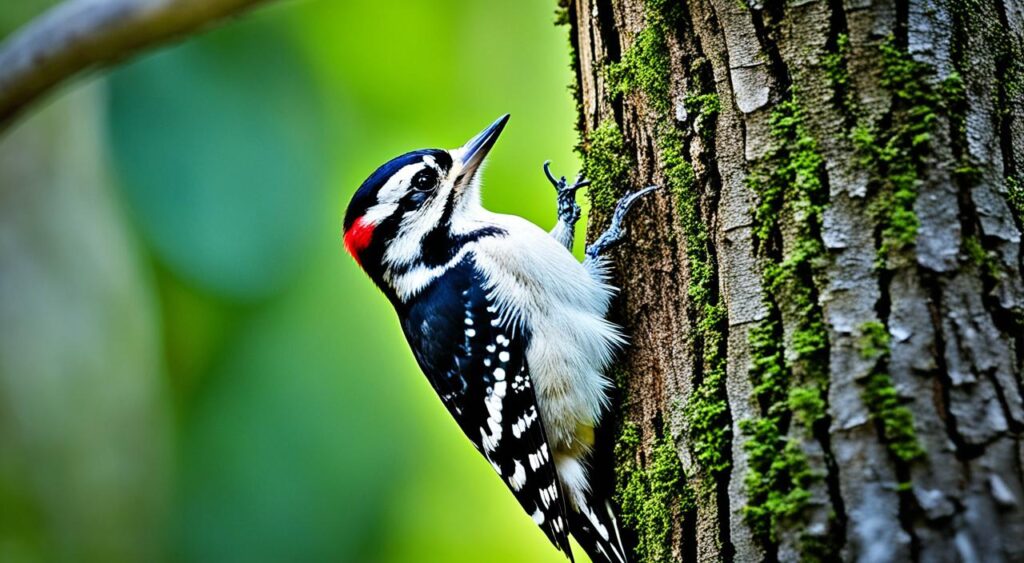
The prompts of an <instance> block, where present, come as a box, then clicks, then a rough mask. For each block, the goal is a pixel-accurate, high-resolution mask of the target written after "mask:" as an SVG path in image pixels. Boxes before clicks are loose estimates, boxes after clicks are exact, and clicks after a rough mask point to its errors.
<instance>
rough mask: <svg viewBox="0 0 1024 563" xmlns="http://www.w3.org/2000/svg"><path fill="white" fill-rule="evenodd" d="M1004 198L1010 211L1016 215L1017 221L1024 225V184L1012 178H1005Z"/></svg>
mask: <svg viewBox="0 0 1024 563" xmlns="http://www.w3.org/2000/svg"><path fill="white" fill-rule="evenodd" d="M1006 198H1007V201H1009V202H1010V209H1012V210H1013V211H1014V213H1016V214H1017V220H1018V221H1020V222H1021V223H1024V182H1022V181H1021V180H1020V179H1019V178H1015V177H1013V176H1009V177H1007V178H1006Z"/></svg>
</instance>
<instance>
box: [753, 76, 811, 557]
mask: <svg viewBox="0 0 1024 563" xmlns="http://www.w3.org/2000/svg"><path fill="white" fill-rule="evenodd" d="M769 124H770V126H771V134H772V138H773V141H774V143H773V147H772V148H771V150H769V152H768V153H767V155H766V156H765V157H764V159H763V160H762V161H761V162H759V163H758V166H757V167H756V169H755V171H754V172H753V173H752V174H751V175H750V176H749V177H748V183H749V185H750V187H751V189H752V190H753V191H754V193H755V194H757V196H758V202H757V205H756V207H755V209H754V238H755V242H756V245H757V250H758V253H759V255H760V257H761V259H762V263H763V264H764V266H763V268H762V291H763V295H764V298H765V301H766V304H767V306H768V309H769V311H770V314H769V316H768V318H766V319H765V320H763V321H761V322H760V323H759V324H758V325H757V326H755V327H754V328H753V329H751V332H750V346H751V354H752V360H753V363H752V367H751V371H750V376H751V379H752V382H753V384H754V395H755V397H756V398H757V401H758V403H759V405H760V407H761V413H762V416H761V417H760V418H756V419H751V420H745V421H743V422H742V423H741V425H740V427H741V430H742V431H743V433H744V435H745V437H746V440H745V441H744V445H743V447H744V450H746V452H747V453H748V455H749V465H750V468H749V471H748V473H747V475H746V476H745V478H744V483H745V484H746V487H747V493H748V497H749V498H748V503H747V506H746V507H745V508H744V516H745V518H746V520H747V522H748V524H749V525H750V527H751V529H752V530H753V532H754V534H755V536H756V537H757V538H758V540H759V541H761V542H762V543H765V544H770V543H774V542H777V541H778V529H779V524H780V523H781V522H783V521H786V520H791V519H794V518H796V517H797V516H798V515H799V514H800V512H801V511H802V510H803V509H804V508H805V506H806V504H807V501H808V500H809V499H810V496H811V495H810V491H809V490H808V488H809V487H810V486H811V485H812V484H813V483H814V482H815V481H816V480H819V479H821V478H822V477H823V475H820V474H817V473H815V472H814V471H812V470H811V469H810V465H809V463H808V461H807V457H806V454H805V453H804V452H803V450H802V448H801V446H800V444H801V443H803V441H805V440H813V428H814V426H815V425H816V424H818V422H819V421H821V420H822V419H823V418H824V417H825V415H826V409H827V402H826V393H827V388H828V378H829V376H828V350H829V343H828V333H827V330H826V327H825V322H824V318H823V315H822V311H821V307H820V306H819V304H818V299H817V290H816V287H815V279H816V278H818V277H819V276H820V274H821V268H822V267H823V265H824V264H825V261H826V260H827V255H826V251H825V247H824V245H823V244H822V242H821V236H820V233H821V225H822V220H823V212H824V208H825V206H826V205H827V203H828V189H827V186H826V185H825V184H824V182H823V180H822V179H823V178H824V164H825V162H824V159H823V158H822V157H821V155H820V152H819V150H818V145H817V141H816V140H815V139H814V138H813V137H812V136H811V135H810V134H809V132H808V131H807V130H806V128H805V126H804V124H803V115H802V112H801V109H800V106H799V103H798V99H797V98H796V95H795V94H794V95H793V97H792V98H791V99H789V100H787V101H784V102H782V103H780V104H778V106H777V107H776V108H775V110H774V111H773V112H772V115H771V117H770V121H769ZM783 218H785V220H786V225H787V229H788V230H789V231H788V236H787V237H786V239H785V240H786V243H785V245H783V237H782V223H781V221H782V220H783ZM783 246H785V248H783ZM783 318H785V319H787V320H788V321H789V322H792V323H794V327H793V331H792V334H791V336H790V338H789V340H788V342H786V339H785V338H784V335H783V332H782V319H783ZM787 345H788V346H789V349H788V350H787V349H786V348H785V347H786V346H787ZM814 541H815V540H814V539H813V538H809V537H808V538H806V542H805V543H807V544H808V545H805V546H804V549H805V550H806V552H807V554H810V553H811V552H819V551H820V550H818V549H817V548H814V547H813V546H810V545H809V544H810V543H811V542H814ZM825 553H826V554H827V550H826V551H825Z"/></svg>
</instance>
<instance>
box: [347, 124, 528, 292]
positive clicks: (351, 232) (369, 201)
mask: <svg viewBox="0 0 1024 563" xmlns="http://www.w3.org/2000/svg"><path fill="white" fill-rule="evenodd" d="M508 118H509V116H508V115H507V114H506V115H503V116H502V117H501V118H499V119H498V120H497V121H495V122H494V123H492V124H491V125H489V126H488V127H487V128H486V129H484V130H483V131H481V132H480V133H479V134H477V135H476V136H475V137H473V138H472V139H470V140H469V141H468V142H467V143H466V144H464V145H462V146H461V147H459V148H457V149H451V150H444V149H424V150H417V151H412V152H409V153H405V154H403V155H401V156H398V157H396V158H393V159H391V160H389V161H388V162H386V163H384V164H383V165H381V166H380V167H379V168H377V170H375V171H374V172H373V174H370V177H369V178H367V179H366V181H364V182H363V183H362V185H361V186H359V189H358V190H357V191H356V193H355V195H353V196H352V201H351V202H349V205H348V211H347V212H346V213H345V225H344V231H345V247H346V248H347V249H348V251H349V253H351V254H352V256H353V257H354V258H355V259H356V261H357V262H359V264H360V265H361V266H362V267H363V269H364V270H366V272H367V273H368V274H370V277H372V278H373V279H374V281H376V282H377V283H378V285H381V286H382V288H385V289H387V288H386V286H387V285H389V284H391V282H393V279H392V278H394V277H395V276H398V275H401V274H403V273H405V272H408V271H410V270H412V269H414V268H416V267H423V266H427V267H430V266H431V265H437V264H435V262H436V261H437V259H438V258H443V257H444V256H446V255H447V254H446V253H447V250H448V249H447V248H445V245H446V244H447V243H448V242H449V241H450V240H451V236H452V232H453V229H454V228H455V227H453V225H458V224H459V223H460V222H462V220H463V219H465V218H467V217H468V216H471V215H472V214H473V213H474V212H475V211H477V210H479V209H480V180H479V172H480V165H481V164H482V163H483V161H484V158H485V157H486V156H487V153H488V152H489V151H490V149H491V147H493V146H494V142H495V141H496V140H497V139H498V135H500V134H501V130H502V129H504V127H505V123H506V122H508Z"/></svg>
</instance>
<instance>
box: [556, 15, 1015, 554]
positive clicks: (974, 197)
mask: <svg viewBox="0 0 1024 563" xmlns="http://www.w3.org/2000/svg"><path fill="white" fill-rule="evenodd" d="M562 9H563V12H562V16H563V20H564V21H566V22H567V23H569V24H570V26H571V32H570V43H571V45H572V48H573V54H574V58H573V61H574V67H575V70H576V73H577V79H578V81H577V83H576V84H575V92H576V94H577V97H578V102H579V124H578V125H579V128H580V133H581V139H582V143H581V145H580V153H581V155H582V157H583V162H584V166H583V168H584V172H585V174H586V175H587V176H588V177H589V178H591V179H592V180H593V186H592V189H591V194H590V197H591V203H592V221H591V226H592V227H591V230H590V235H591V237H592V236H593V234H594V233H595V232H598V231H599V230H600V229H601V228H603V227H604V226H605V225H606V224H607V220H608V217H609V210H610V207H611V206H612V205H613V204H614V201H615V200H616V199H617V198H618V197H619V196H620V195H621V194H622V193H623V192H624V191H625V190H626V189H636V188H638V187H640V186H644V185H648V184H657V185H660V186H662V187H663V189H662V190H660V191H659V192H657V193H656V195H655V196H653V197H651V198H648V199H647V200H645V201H644V202H642V203H641V204H639V205H638V206H637V208H636V210H635V212H634V214H633V216H632V217H631V219H630V227H631V236H630V239H629V241H628V242H627V243H626V244H624V245H623V246H622V247H621V249H620V250H619V251H617V252H616V253H615V265H616V268H615V270H616V272H617V274H616V275H617V280H616V285H618V286H619V287H621V288H622V291H621V294H620V299H619V301H618V305H617V313H616V314H617V320H618V321H619V322H621V323H623V324H624V325H625V326H626V328H627V330H628V332H629V334H630V335H631V338H632V344H631V345H630V347H629V349H628V352H627V353H626V354H625V355H624V357H623V358H622V360H621V362H620V364H619V366H618V368H617V372H616V373H615V374H614V375H615V378H616V380H617V382H618V384H619V387H620V390H621V393H622V397H621V401H620V403H621V404H620V405H619V406H618V407H617V412H616V414H617V415H618V419H619V420H618V422H617V428H616V432H617V437H616V443H615V456H616V489H617V500H618V502H619V503H620V504H621V505H622V520H623V523H624V524H625V526H626V527H627V528H629V529H630V530H632V532H633V533H635V535H636V559H637V560H639V561H663V560H673V561H678V560H686V561H695V560H699V561H708V560H719V559H720V560H726V561H729V560H735V561H757V560H783V561H792V560H802V559H811V560H831V559H837V558H841V559H843V560H867V561H892V560H910V559H913V560H925V561H1024V482H1022V477H1024V475H1022V473H1024V472H1022V466H1024V441H1022V438H1024V436H1022V430H1024V405H1022V387H1024V386H1022V380H1021V371H1022V370H1021V365H1022V362H1024V284H1022V269H1024V259H1022V254H1021V249H1020V241H1021V232H1022V221H1024V182H1022V179H1024V36H1022V34H1024V4H1022V3H1021V2H1020V0H949V1H948V2H942V1H930V0H920V1H911V2H909V3H908V2H906V1H897V2H895V3H892V2H886V1H884V0H876V1H875V2H872V1H870V0H846V1H845V2H844V1H842V0H828V1H827V2H826V1H821V0H819V1H808V0H802V1H800V0H796V1H791V2H789V3H788V4H787V5H786V6H779V5H778V4H776V3H768V2H766V3H765V4H764V5H760V4H758V5H753V6H748V5H745V4H744V2H743V0H691V1H679V0H618V1H615V2H612V1H611V0H575V1H573V2H569V3H563V6H562Z"/></svg>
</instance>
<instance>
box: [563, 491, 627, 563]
mask: <svg viewBox="0 0 1024 563" xmlns="http://www.w3.org/2000/svg"><path fill="white" fill-rule="evenodd" d="M569 529H570V531H571V532H572V535H573V537H575V538H576V541H577V542H579V544H580V547H582V548H583V550H584V551H586V552H587V555H588V556H590V560H591V561H593V563H629V556H628V554H627V552H626V548H625V547H624V545H623V542H622V532H621V531H620V530H619V522H618V520H617V519H616V518H615V511H614V509H613V508H612V505H611V503H610V502H607V501H603V502H602V501H595V499H593V498H591V497H590V496H589V495H588V497H587V499H586V502H585V503H579V510H571V509H570V510H569Z"/></svg>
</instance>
